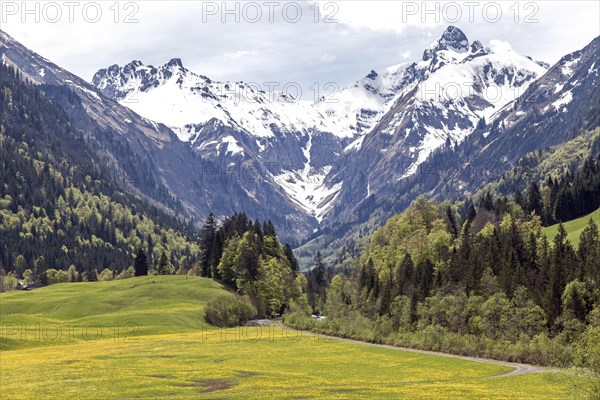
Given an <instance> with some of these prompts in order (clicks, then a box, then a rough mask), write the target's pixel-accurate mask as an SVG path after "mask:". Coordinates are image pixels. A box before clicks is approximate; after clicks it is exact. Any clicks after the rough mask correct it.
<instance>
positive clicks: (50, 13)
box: [0, 0, 600, 98]
mask: <svg viewBox="0 0 600 400" xmlns="http://www.w3.org/2000/svg"><path fill="white" fill-rule="evenodd" d="M75 3H76V4H74V5H68V4H67V3H66V2H63V1H56V2H28V3H26V4H27V5H26V7H27V10H26V9H24V8H23V4H24V3H23V2H21V1H15V2H12V1H3V2H2V3H1V4H2V5H1V10H0V13H2V16H1V20H0V28H1V29H2V30H4V31H6V32H7V33H8V34H10V35H11V36H13V37H14V38H15V39H17V40H19V41H21V42H22V43H23V44H24V45H26V46H27V47H29V48H31V49H33V50H34V51H36V52H37V53H39V54H41V55H42V56H44V57H46V58H48V59H50V60H51V61H53V62H55V63H57V64H58V65H60V66H62V67H64V68H66V69H68V70H70V71H71V72H74V73H76V74H77V75H79V76H81V77H82V78H84V79H86V80H91V78H92V76H93V74H94V72H96V71H97V70H98V69H100V68H104V67H106V66H109V65H112V64H119V65H123V64H126V63H128V62H130V61H131V60H134V59H135V60H141V61H142V62H144V63H146V64H153V65H155V66H156V65H161V64H164V63H166V62H167V61H169V60H170V59H171V58H174V57H178V58H181V59H182V61H183V64H184V65H185V66H186V67H187V68H189V69H191V70H192V71H194V72H197V73H200V74H203V75H206V76H209V77H210V78H212V79H215V80H242V81H246V82H257V83H259V84H262V83H264V82H279V83H281V84H282V85H283V84H285V83H289V82H298V83H300V84H301V86H302V87H303V88H305V89H304V90H305V91H307V90H308V89H307V88H308V87H310V86H311V84H312V83H313V82H318V83H319V86H321V87H322V86H323V85H324V84H325V83H327V82H335V83H336V84H338V85H339V86H340V87H343V86H345V85H347V84H350V83H352V82H354V81H356V80H358V79H360V78H361V77H363V76H364V75H366V74H367V73H368V72H369V71H370V70H371V69H375V70H379V69H382V68H384V67H387V66H390V65H395V64H399V63H401V62H405V61H413V60H418V59H420V57H421V56H422V53H423V50H424V48H425V47H426V46H428V45H429V44H430V43H431V42H433V41H434V40H435V39H437V37H439V35H440V34H441V33H442V32H443V30H444V29H445V28H446V26H448V25H450V24H452V25H455V26H458V27H459V28H460V29H462V30H463V31H464V32H465V34H466V35H467V37H468V38H469V40H470V41H473V40H475V39H479V40H480V41H482V42H483V43H484V45H491V46H493V47H498V48H506V47H508V46H512V48H513V50H515V51H517V52H519V53H521V54H524V55H529V56H532V57H534V58H535V59H538V60H543V61H546V62H549V63H554V62H556V61H558V60H559V59H560V57H561V56H563V55H565V54H567V53H569V52H572V51H574V50H578V49H580V48H582V47H583V46H585V45H586V44H587V43H589V42H590V41H591V40H592V39H593V38H594V37H596V36H598V35H600V2H599V1H569V2H566V1H565V2H555V1H551V2H550V1H548V2H544V1H542V2H539V1H537V2H531V1H529V2H527V1H524V2H513V1H501V2H486V1H481V2H470V1H464V2H462V1H456V2H427V3H424V2H422V1H417V2H406V1H405V2H402V1H336V2H331V1H321V2H319V4H318V6H317V7H315V5H314V4H313V2H307V1H302V0H298V1H295V2H286V1H280V2H277V1H271V2H269V1H256V2H245V1H244V2H228V3H227V4H224V3H223V2H222V1H217V2H200V1H181V2H176V1H168V2H167V1H136V2H128V1H122V2H120V3H118V5H117V7H115V6H114V3H115V2H113V1H107V2H100V1H98V2H97V3H94V2H75ZM317 10H318V11H317ZM36 18H38V19H39V21H37V22H36ZM236 20H237V21H236ZM304 97H305V98H306V97H307V95H306V93H304Z"/></svg>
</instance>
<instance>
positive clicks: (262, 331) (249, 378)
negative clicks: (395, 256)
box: [0, 276, 574, 400]
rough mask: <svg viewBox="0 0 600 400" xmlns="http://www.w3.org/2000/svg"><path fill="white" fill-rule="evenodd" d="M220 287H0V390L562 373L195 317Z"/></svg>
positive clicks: (496, 382) (471, 384)
mask: <svg viewBox="0 0 600 400" xmlns="http://www.w3.org/2000/svg"><path fill="white" fill-rule="evenodd" d="M225 292H226V289H225V288H224V287H222V286H221V285H219V284H218V283H216V282H214V281H212V280H208V279H202V278H195V277H185V276H161V277H152V276H151V277H142V278H132V279H128V280H122V281H113V282H92V283H66V284H59V285H54V286H50V287H47V288H43V289H38V290H34V291H31V292H22V291H19V292H10V293H3V294H1V295H0V318H1V323H2V337H1V339H2V340H1V342H0V343H1V344H2V348H1V349H2V350H1V351H0V394H1V395H0V397H1V398H2V399H4V398H6V399H32V398H36V399H54V398H62V399H113V398H119V399H130V398H131V399H143V398H190V399H196V398H199V399H202V398H206V399H256V398H261V399H354V398H355V399H364V398H375V399H415V400H418V399H563V398H574V397H573V395H572V394H571V393H570V387H571V380H572V379H573V378H571V377H570V376H569V375H568V374H563V373H551V372H548V373H536V374H530V375H509V376H502V375H503V374H506V373H508V372H510V371H511V370H512V368H510V367H506V366H501V365H492V364H484V363H478V362H471V361H465V360H460V359H454V358H447V357H439V356H434V355H425V354H418V353H412V352H404V351H397V350H391V349H385V348H380V347H374V346H370V345H367V344H354V343H347V342H343V341H338V340H333V339H327V338H323V337H320V336H317V335H312V334H299V333H296V332H293V331H288V330H283V329H281V328H277V327H260V328H253V327H247V328H232V329H226V330H221V329H217V328H215V327H211V326H209V325H207V324H206V323H205V322H204V321H203V309H204V305H205V303H206V301H207V300H208V299H209V298H211V297H212V296H215V295H217V294H220V293H225Z"/></svg>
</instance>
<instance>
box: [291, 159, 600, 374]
mask: <svg viewBox="0 0 600 400" xmlns="http://www.w3.org/2000/svg"><path fill="white" fill-rule="evenodd" d="M599 165H600V160H595V159H587V160H586V161H585V163H584V166H583V167H582V168H581V169H580V170H579V172H578V173H577V174H575V176H574V177H571V178H570V179H566V178H565V179H561V180H559V181H558V182H559V183H557V184H556V187H557V188H558V190H557V193H564V195H563V196H560V195H559V196H558V197H553V198H563V197H564V198H569V199H570V200H571V201H572V202H573V204H579V201H580V200H581V199H585V198H587V196H588V193H589V192H590V191H593V190H596V189H594V188H593V187H592V185H591V184H589V183H590V182H597V177H598V176H600V168H598V166H599ZM583 182H588V184H589V185H587V186H586V185H583ZM584 186H585V187H586V188H587V190H581V189H582V188H583V187H584ZM536 199H537V200H540V199H539V198H537V195H536V196H530V198H529V200H528V201H527V200H525V201H524V203H525V204H526V205H527V206H526V208H527V209H529V208H531V204H536V205H540V204H541V205H543V204H544V203H543V202H542V201H540V203H539V204H538V202H537V201H534V200H536ZM517 200H518V199H517ZM550 204H551V203H550ZM555 209H559V208H555ZM462 210H463V209H462V208H457V207H456V206H454V205H451V204H450V203H443V204H436V203H433V202H430V201H428V200H426V199H425V198H419V199H418V200H417V201H415V203H414V204H413V205H412V206H411V207H410V208H409V209H408V210H407V211H406V212H404V213H402V214H399V215H396V216H394V217H392V218H391V219H390V220H389V221H388V222H387V223H386V224H385V226H383V227H382V228H381V229H379V230H378V231H376V232H375V234H373V235H372V237H371V239H370V242H369V244H368V245H367V247H366V249H365V251H364V252H363V253H362V254H361V255H360V256H359V257H358V258H357V259H355V261H354V268H353V270H352V271H351V272H350V273H340V274H338V275H336V276H335V277H334V278H333V280H332V281H331V284H330V286H329V287H328V288H327V289H326V290H325V288H323V287H320V288H319V290H320V293H321V294H320V299H319V301H318V302H317V307H316V311H319V312H322V313H324V315H325V316H326V320H325V321H322V322H316V321H314V320H313V319H311V318H309V317H307V316H304V315H302V314H301V313H300V312H296V313H292V314H290V315H288V316H286V319H285V320H286V323H288V324H290V325H292V326H295V327H301V328H312V329H317V330H320V331H323V332H327V333H333V334H337V335H343V336H350V337H355V338H361V339H367V340H373V341H378V342H387V343H393V344H398V345H401V346H409V347H419V348H423V349H429V350H438V351H439V350H441V351H448V352H455V353H461V354H469V355H479V356H486V357H492V358H501V359H506V360H512V361H515V360H519V361H523V362H529V363H536V364H558V365H569V364H570V362H571V358H570V357H571V353H570V351H571V345H572V344H573V343H574V341H575V340H577V338H578V337H579V336H580V335H581V334H582V333H583V332H584V331H585V330H586V329H587V328H588V327H590V326H597V325H599V324H600V291H599V289H598V288H599V286H598V282H600V236H599V229H598V225H597V224H596V223H595V222H594V221H593V220H589V221H586V226H585V228H584V229H583V230H582V232H581V235H580V239H579V244H578V246H577V247H575V246H573V244H572V243H571V242H570V241H569V240H568V239H567V232H566V230H565V229H564V228H563V226H562V225H560V226H559V228H558V233H557V235H556V236H555V237H553V238H551V239H549V238H547V237H546V236H545V235H544V234H543V229H542V223H541V219H540V217H539V216H537V215H536V214H535V212H533V213H531V214H529V213H528V212H525V210H524V208H523V206H522V205H521V204H519V202H517V201H514V200H508V199H506V198H499V199H495V200H489V204H488V202H487V201H486V199H485V198H484V199H483V200H482V202H481V203H480V204H479V205H477V206H475V205H474V204H473V203H470V204H469V205H468V207H467V208H466V210H465V211H464V212H462ZM309 281H310V278H309ZM324 285H327V283H326V282H325V283H324Z"/></svg>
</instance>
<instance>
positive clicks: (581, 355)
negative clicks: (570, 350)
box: [575, 326, 600, 400]
mask: <svg viewBox="0 0 600 400" xmlns="http://www.w3.org/2000/svg"><path fill="white" fill-rule="evenodd" d="M575 364H576V365H577V366H579V367H581V368H585V369H586V370H585V371H584V373H585V374H586V378H587V379H586V380H585V381H584V382H582V383H581V384H580V385H578V388H579V389H580V391H581V392H583V393H585V395H586V396H587V397H588V398H589V399H592V400H597V399H600V327H598V326H591V327H589V328H588V329H587V330H586V331H585V332H584V333H583V335H582V336H581V337H580V338H579V340H578V341H577V346H576V351H575Z"/></svg>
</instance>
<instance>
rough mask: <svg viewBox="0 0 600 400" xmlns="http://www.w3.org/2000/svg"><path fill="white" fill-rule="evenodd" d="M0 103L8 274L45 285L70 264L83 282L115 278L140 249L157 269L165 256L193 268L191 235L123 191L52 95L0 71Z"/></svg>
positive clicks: (0, 210) (0, 198) (0, 223)
mask: <svg viewBox="0 0 600 400" xmlns="http://www.w3.org/2000/svg"><path fill="white" fill-rule="evenodd" d="M71 95H72V96H75V95H74V94H72V93H71ZM0 97H1V99H2V104H3V107H2V108H1V110H0V113H1V115H0V120H1V121H2V122H1V125H0V165H1V168H0V177H1V179H0V181H1V182H2V183H1V184H0V237H2V239H3V240H2V243H1V244H0V267H2V269H3V272H5V273H10V272H14V273H15V274H16V275H17V277H18V278H23V274H24V273H25V272H28V271H27V270H31V273H30V274H29V275H28V279H31V280H45V279H47V276H46V274H45V271H46V270H47V269H56V270H59V271H61V270H62V271H64V270H67V269H68V268H69V267H70V266H74V267H72V268H71V270H73V269H75V270H76V271H77V272H78V274H77V275H78V279H81V273H85V274H87V273H89V272H90V271H91V270H92V269H93V270H94V271H95V270H97V271H98V272H100V271H102V270H104V269H108V272H106V274H111V275H114V274H118V273H121V272H122V271H124V270H125V269H127V268H128V267H130V266H131V265H132V263H133V255H134V254H135V253H136V252H137V251H138V250H139V249H143V250H144V251H145V252H148V253H149V256H150V260H149V261H150V262H151V263H155V262H156V261H158V259H159V257H160V256H161V255H162V254H163V253H165V255H166V257H167V259H168V260H169V261H170V263H171V264H172V265H173V266H174V267H175V269H179V268H181V269H182V270H187V269H188V268H190V267H191V266H192V263H193V262H194V261H195V260H196V259H197V257H198V255H199V246H198V244H197V240H196V239H197V238H196V232H195V230H194V229H193V228H192V227H191V226H190V225H188V224H186V223H184V222H183V221H181V220H179V219H177V218H175V217H174V216H172V215H169V214H166V213H165V212H163V211H161V210H159V209H156V208H154V207H151V206H148V205H146V204H144V203H143V202H141V201H140V200H139V199H137V198H135V197H133V196H131V195H128V194H126V193H124V192H122V191H121V190H120V189H119V188H118V187H117V186H116V185H115V184H114V182H113V180H112V178H111V176H110V175H109V174H108V173H107V171H106V170H105V168H104V167H103V166H102V165H101V164H100V163H99V162H98V160H97V158H96V157H95V155H94V152H93V151H92V149H90V148H89V147H88V146H87V145H86V142H85V141H84V140H83V136H82V135H83V133H82V132H78V131H75V130H74V129H73V128H72V125H71V123H70V121H69V119H68V117H67V116H66V114H65V113H64V111H63V110H62V109H61V108H60V107H58V106H57V105H56V104H54V103H53V102H52V101H50V100H49V99H48V98H47V96H46V94H44V93H43V92H42V91H41V90H39V89H38V87H36V86H34V85H32V84H30V83H28V82H27V81H25V80H23V79H22V77H21V76H19V73H18V72H16V71H15V70H13V69H12V68H11V67H9V66H5V65H0ZM31 274H32V275H33V276H31ZM71 275H75V274H71ZM53 276H54V274H53ZM61 276H62V277H63V278H64V277H65V274H64V273H63V274H62V275H61ZM50 283H52V282H50Z"/></svg>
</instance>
